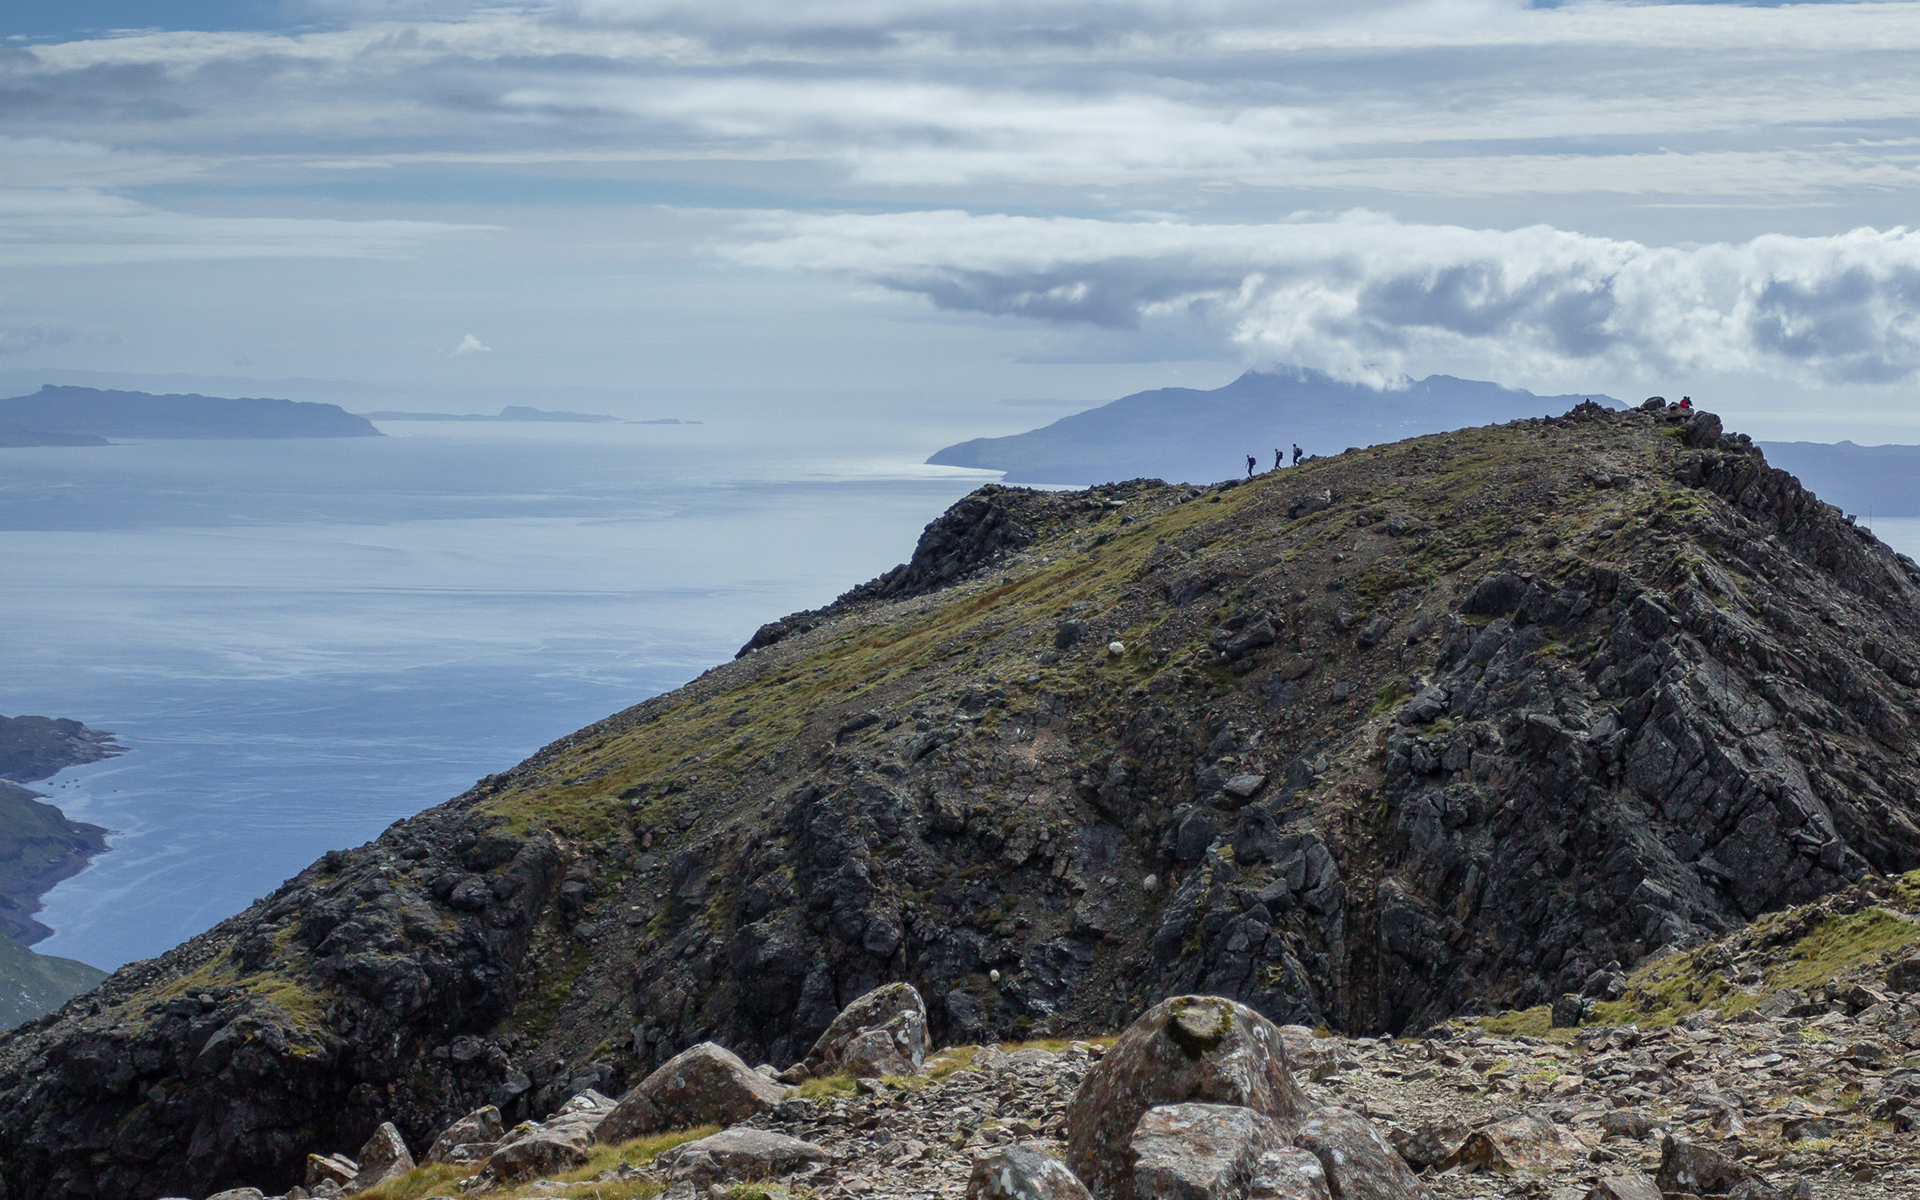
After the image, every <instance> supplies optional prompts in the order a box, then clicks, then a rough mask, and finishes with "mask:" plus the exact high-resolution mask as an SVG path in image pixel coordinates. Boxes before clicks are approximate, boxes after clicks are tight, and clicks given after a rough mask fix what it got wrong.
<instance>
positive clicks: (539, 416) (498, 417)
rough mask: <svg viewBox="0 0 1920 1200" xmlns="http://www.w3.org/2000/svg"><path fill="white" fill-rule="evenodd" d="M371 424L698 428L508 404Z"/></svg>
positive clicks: (396, 415)
mask: <svg viewBox="0 0 1920 1200" xmlns="http://www.w3.org/2000/svg"><path fill="white" fill-rule="evenodd" d="M358 415H360V416H362V417H365V418H366V419H367V420H369V421H552V422H558V423H561V424H573V425H698V424H701V422H699V421H682V420H681V419H680V418H679V417H657V418H655V419H654V420H651V421H629V420H626V419H624V418H622V417H613V416H608V415H607V414H606V413H577V412H560V411H556V410H552V409H545V408H528V407H527V406H526V405H524V404H509V405H507V406H506V407H505V408H503V409H501V410H500V411H499V412H498V413H497V414H495V415H492V416H489V415H487V414H486V413H435V412H368V413H360V414H358Z"/></svg>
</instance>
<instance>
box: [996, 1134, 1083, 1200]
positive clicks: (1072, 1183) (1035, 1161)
mask: <svg viewBox="0 0 1920 1200" xmlns="http://www.w3.org/2000/svg"><path fill="white" fill-rule="evenodd" d="M966 1200H1092V1197H1091V1196H1089V1195H1087V1185H1086V1184H1084V1183H1081V1182H1080V1181H1079V1180H1078V1179H1076V1178H1074V1174H1073V1172H1072V1171H1069V1170H1068V1169H1067V1164H1065V1163H1063V1162H1061V1161H1060V1160H1059V1159H1057V1158H1055V1157H1053V1155H1051V1154H1044V1153H1042V1152H1041V1151H1039V1150H1036V1149H1034V1148H1033V1147H1032V1146H1023V1145H1014V1146H1008V1147H1006V1148H1005V1149H1002V1150H996V1151H994V1152H993V1153H991V1154H988V1155H986V1156H985V1157H983V1158H976V1159H974V1160H973V1174H972V1175H971V1176H970V1177H969V1178H968V1179H967V1198H966Z"/></svg>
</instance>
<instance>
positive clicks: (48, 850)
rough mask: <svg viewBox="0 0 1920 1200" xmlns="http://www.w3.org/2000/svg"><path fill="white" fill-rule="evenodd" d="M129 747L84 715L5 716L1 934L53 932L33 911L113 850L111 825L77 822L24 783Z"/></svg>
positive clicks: (40, 936) (24, 936)
mask: <svg viewBox="0 0 1920 1200" xmlns="http://www.w3.org/2000/svg"><path fill="white" fill-rule="evenodd" d="M126 752H127V748H126V747H125V746H122V745H121V744H120V743H119V742H118V741H116V740H115V739H114V735H113V734H111V733H105V732H102V731H101V730H97V729H89V728H88V727H87V726H85V725H82V724H81V723H80V722H78V721H72V720H64V719H55V718H50V717H33V716H21V717H0V934H4V935H6V936H7V937H10V938H12V939H13V940H14V941H17V942H19V943H20V944H21V945H24V946H31V945H33V944H34V943H35V942H39V941H42V940H44V939H46V938H48V937H50V936H52V934H53V930H52V929H50V928H49V927H47V926H46V925H43V924H41V923H40V922H39V921H38V920H36V919H35V916H34V914H36V913H38V912H39V911H40V909H41V907H42V905H41V897H43V896H45V895H46V894H47V893H48V892H50V891H52V890H53V889H54V887H55V886H56V885H58V884H59V883H60V882H61V881H62V880H66V879H71V878H72V877H73V876H75V875H78V874H79V873H80V872H82V871H84V870H86V868H87V864H88V863H90V862H92V861H93V859H94V856H95V855H98V854H104V853H105V852H106V851H107V850H108V849H110V847H109V846H108V845H107V833H108V830H106V829H104V828H102V827H101V826H98V825H92V824H89V823H87V822H85V821H75V820H73V819H72V818H70V817H68V816H67V814H65V813H64V812H61V811H60V809H59V808H57V807H55V806H54V805H52V804H48V803H46V801H45V799H44V798H43V797H42V795H41V794H40V793H39V792H36V791H34V790H33V789H32V788H29V787H26V786H24V785H25V784H27V783H31V782H34V781H37V780H41V779H47V778H50V777H52V776H53V775H55V774H58V773H59V772H60V771H62V770H65V769H66V768H67V767H77V766H81V765H84V764H86V763H92V762H100V761H102V760H104V759H109V758H115V757H118V756H119V755H122V754H125V753H126Z"/></svg>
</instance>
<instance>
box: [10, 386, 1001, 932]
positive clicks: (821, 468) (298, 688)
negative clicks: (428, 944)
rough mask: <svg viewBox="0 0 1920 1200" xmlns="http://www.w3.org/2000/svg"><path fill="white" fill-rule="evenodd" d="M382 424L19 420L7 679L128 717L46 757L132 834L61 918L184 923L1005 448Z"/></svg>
mask: <svg viewBox="0 0 1920 1200" xmlns="http://www.w3.org/2000/svg"><path fill="white" fill-rule="evenodd" d="M383 428H384V429H385V431H386V432H387V433H388V434H389V435H391V436H389V437H386V438H382V439H373V438H367V439H349V440H328V441H300V442H158V443H150V444H143V445H124V446H112V447H105V448H83V449H48V450H7V451H0V564H4V567H3V568H0V573H3V574H4V578H5V580H6V582H5V585H4V587H0V712H4V713H6V714H8V715H16V714H19V713H44V714H47V715H51V716H67V717H75V718H78V719H80V720H83V721H85V722H86V723H87V724H89V725H92V726H94V727H95V728H100V729H110V730H113V731H114V732H116V733H117V734H119V735H120V738H121V740H122V741H123V742H124V743H125V744H126V745H127V746H128V747H130V748H131V750H132V752H131V753H129V754H127V755H125V756H124V757H121V758H117V759H113V760H110V761H108V762H104V763H97V764H94V765H92V766H87V767H79V768H74V769H70V770H68V771H64V772H62V773H61V774H60V775H58V776H57V777H55V778H54V779H53V780H51V781H49V782H47V783H42V784H40V785H38V786H39V787H40V789H41V790H43V791H48V792H50V793H51V794H52V798H53V800H54V802H55V803H58V804H59V805H60V806H61V807H62V808H63V809H65V810H66V811H67V813H68V814H69V815H71V816H73V817H75V818H78V819H81V820H86V821H92V822H94V823H95V824H98V825H103V826H106V827H107V828H109V829H111V830H113V831H114V833H113V836H112V837H111V839H110V842H111V845H112V847H113V848H112V851H111V852H110V853H108V854H105V855H102V856H101V857H99V858H98V859H96V860H95V861H94V863H93V865H92V866H91V867H90V868H89V869H88V870H87V871H86V872H84V873H83V874H81V875H78V876H76V877H75V878H73V879H71V880H68V881H67V882H65V883H63V884H61V885H60V886H59V887H58V888H56V889H55V890H54V891H53V892H52V893H50V894H49V895H48V896H47V898H46V908H45V910H44V911H43V912H42V914H41V919H42V920H43V921H45V922H46V923H47V924H48V925H50V926H51V927H52V928H53V929H54V930H55V931H56V932H55V935H54V936H53V937H51V938H49V939H47V940H46V941H44V942H42V943H40V944H39V945H38V946H36V947H35V948H36V949H38V950H41V951H42V952H45V953H49V954H61V955H66V956H69V957H73V958H78V959H82V960H84V961H87V962H91V963H94V964H96V965H98V966H102V967H109V968H111V967H114V966H117V965H119V964H120V963H123V962H126V961H128V960H130V959H135V958H144V957H148V956H151V955H153V954H156V953H158V952H159V951H161V950H164V949H166V948H167V947H169V946H172V945H173V944H175V943H176V942H179V941H180V940H182V939H184V938H186V937H189V936H191V935H192V934H194V933H197V932H199V931H200V930H202V929H205V928H207V927H208V926H209V925H211V924H213V923H214V922H216V921H218V920H219V919H221V918H222V917H225V916H227V915H228V914H230V913H233V912H235V911H238V910H239V909H241V908H243V907H245V906H246V904H247V903H248V902H250V901H251V900H252V899H253V898H254V897H255V896H259V895H264V894H265V893H267V892H268V891H270V890H272V889H273V888H274V887H275V886H277V885H278V884H279V883H280V881H281V880H283V879H284V878H286V877H287V876H290V875H292V874H293V873H295V872H296V871H298V870H299V869H300V868H301V867H303V866H305V865H306V864H307V863H308V862H310V861H312V860H313V859H314V858H315V857H317V856H318V855H319V854H320V853H321V852H323V851H325V850H327V849H328V848H330V847H334V846H350V845H355V844H358V843H360V842H362V841H365V840H366V839H368V838H370V837H372V836H374V835H375V834H377V833H378V832H379V831H380V830H381V829H382V828H384V827H385V826H386V825H387V824H389V823H390V822H392V821H393V820H395V819H397V818H399V817H401V816H405V815H407V814H410V813H413V812H416V811H418V810H420V809H422V808H424V807H427V806H429V805H432V804H436V803H438V802H439V801H441V800H444V799H446V798H447V797H449V796H451V795H454V794H456V793H458V792H460V791H461V790H463V789H464V788H465V787H467V786H468V785H469V784H470V783H472V782H473V780H474V779H475V778H477V777H478V776H481V775H484V774H487V773H489V772H493V771H498V770H501V769H503V768H505V767H508V766H510V765H512V764H513V763H515V762H518V761H519V760H520V759H521V758H523V757H525V756H526V755H527V754H529V753H531V752H532V751H534V750H535V749H538V748H539V747H540V746H541V745H544V744H545V743H546V742H548V741H551V740H552V739H554V738H557V737H560V736H561V735H563V734H566V733H569V732H571V731H573V730H574V729H577V728H579V727H580V726H582V725H584V724H587V723H589V722H591V721H594V720H596V719H598V718H600V717H602V716H605V715H607V714H608V713H611V712H615V711H617V710H619V709H621V708H624V707H626V706H627V705H629V704H633V703H636V702H638V701H640V700H643V699H645V698H646V697H648V696H650V695H653V694H655V693H657V692H660V691H663V690H666V689H668V688H671V687H674V686H676V685H678V684H680V683H682V682H684V681H685V680H687V679H689V678H691V677H692V676H694V675H697V674H698V673H699V672H701V671H702V670H704V669H706V668H707V667H710V666H712V665H714V664H716V663H718V662H721V661H724V660H726V659H728V658H730V657H732V654H733V651H734V650H735V649H737V648H738V647H739V645H740V644H741V643H742V642H744V641H745V640H746V639H747V638H748V637H749V636H751V635H752V633H753V631H754V629H755V628H756V627H758V626H759V625H760V624H761V623H762V622H764V621H768V620H771V619H773V618H775V617H778V616H781V615H784V614H785V613H788V612H791V611H793V610H795V609H797V608H803V607H812V606H815V605H818V604H822V603H825V602H826V601H828V600H831V599H832V598H833V597H834V596H835V595H837V594H839V593H840V592H841V591H843V590H845V589H846V588H848V587H850V586H852V585H853V584H855V583H858V582H861V581H863V580H865V579H869V578H871V577H872V576H874V575H876V574H878V573H879V572H881V571H883V570H885V569H886V568H888V567H890V566H892V565H893V564H895V563H897V562H900V561H902V560H903V559H904V558H906V557H907V555H908V554H910V553H911V551H912V548H913V543H914V540H915V538H916V537H917V536H918V535H919V532H920V529H921V527H922V526H924V525H925V524H926V522H927V521H929V520H931V519H932V518H933V517H934V516H936V515H937V514H938V513H939V512H940V511H941V510H943V509H944V508H945V507H946V506H947V505H949V504H951V503H952V502H953V501H954V500H955V499H957V498H959V497H960V496H962V495H964V494H965V493H966V492H968V491H970V490H971V489H972V488H974V487H976V486H978V485H979V484H980V483H981V482H983V481H984V480H987V479H991V478H994V476H992V475H990V474H987V473H983V472H975V471H959V470H950V469H946V468H930V467H924V466H920V465H918V464H917V463H916V462H915V459H917V458H918V457H920V456H923V455H924V454H926V453H927V448H926V447H925V446H921V445H919V444H918V442H917V441H916V442H914V443H912V444H908V443H906V442H904V441H901V440H899V439H895V440H894V441H892V442H890V441H889V439H888V438H887V437H886V436H884V435H878V434H876V435H873V436H868V437H865V438H863V439H862V440H861V442H860V444H858V445H855V446H852V447H849V446H848V445H847V444H845V443H844V442H843V443H839V444H830V443H828V442H826V441H825V440H823V439H822V438H821V437H820V436H819V435H818V434H814V433H810V432H809V431H808V430H807V429H806V428H805V427H800V426H796V427H795V428H794V429H784V430H783V429H775V428H769V427H767V426H764V425H762V426H756V427H754V428H751V429H748V428H743V427H740V426H723V425H705V426H678V427H675V426H634V425H618V426H566V425H528V424H438V423H435V424H426V423H394V424H388V425H384V426H383ZM932 444H934V445H938V444H940V443H939V442H938V441H934V442H933V443H932ZM768 446H777V447H778V452H777V454H768V453H767V452H766V449H765V448H766V447H768Z"/></svg>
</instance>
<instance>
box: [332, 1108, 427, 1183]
mask: <svg viewBox="0 0 1920 1200" xmlns="http://www.w3.org/2000/svg"><path fill="white" fill-rule="evenodd" d="M359 1162H360V1173H359V1174H357V1175H355V1176H354V1177H353V1182H352V1183H350V1184H346V1185H345V1187H346V1189H347V1190H348V1191H350V1192H363V1191H365V1190H367V1189H368V1188H370V1187H375V1186H377V1185H379V1184H382V1183H385V1182H386V1181H387V1180H389V1179H398V1178H400V1177H401V1176H402V1175H405V1174H406V1173H407V1172H408V1171H411V1170H413V1167H414V1162H413V1155H412V1154H411V1153H410V1152H409V1151H408V1150H407V1143H406V1140H405V1139H404V1138H402V1137H401V1136H400V1131H399V1130H398V1129H396V1128H395V1127H394V1124H393V1122H392V1121H382V1122H381V1123H380V1128H378V1129H376V1130H374V1131H373V1136H372V1137H370V1138H368V1139H367V1144H366V1145H364V1146H362V1147H360V1154H359Z"/></svg>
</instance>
